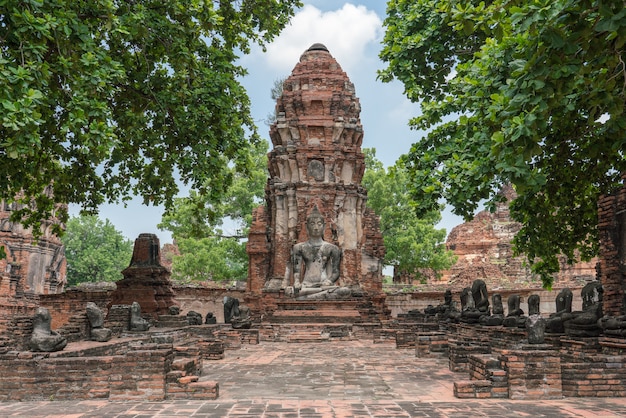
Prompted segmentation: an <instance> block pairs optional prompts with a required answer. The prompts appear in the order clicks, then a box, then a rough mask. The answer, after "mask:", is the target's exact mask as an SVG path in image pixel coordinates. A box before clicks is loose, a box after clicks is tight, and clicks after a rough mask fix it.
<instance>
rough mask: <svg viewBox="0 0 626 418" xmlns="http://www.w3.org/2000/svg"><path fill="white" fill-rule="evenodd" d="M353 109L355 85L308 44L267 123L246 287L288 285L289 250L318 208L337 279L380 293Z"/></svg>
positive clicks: (261, 289)
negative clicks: (262, 185) (263, 178)
mask: <svg viewBox="0 0 626 418" xmlns="http://www.w3.org/2000/svg"><path fill="white" fill-rule="evenodd" d="M360 110H361V108H360V104H359V99H358V98H357V97H356V94H355V89H354V85H353V84H352V82H350V80H349V78H348V76H347V75H346V73H345V72H344V71H343V70H342V69H341V67H340V66H339V64H338V63H337V61H336V60H335V59H334V58H333V57H332V56H331V54H330V53H329V52H328V49H327V48H326V47H325V46H324V45H321V44H314V45H313V46H311V47H310V48H309V49H308V50H307V51H305V52H304V54H302V56H301V57H300V62H299V63H298V64H297V65H296V66H295V68H294V70H293V72H292V73H291V75H290V76H289V77H288V78H287V79H286V80H285V82H284V84H283V92H282V95H281V96H280V97H279V98H278V100H277V103H276V121H275V122H274V123H273V124H272V126H271V127H270V137H271V140H272V144H273V150H272V151H271V152H270V153H269V156H268V157H269V163H268V164H269V174H270V178H269V179H268V183H267V186H266V193H265V200H266V205H265V206H263V207H259V208H257V209H256V210H255V211H254V213H253V223H252V227H251V230H250V235H249V241H248V249H247V251H248V254H249V256H250V265H249V267H250V268H249V273H248V283H247V286H248V288H247V290H248V292H249V293H251V294H253V295H261V294H263V293H267V292H276V291H282V290H284V288H285V287H287V286H289V285H292V284H293V272H292V266H291V260H290V253H291V249H292V247H293V245H294V244H296V243H298V242H302V241H306V239H307V231H306V219H307V216H308V214H309V213H310V212H311V210H312V209H313V207H315V206H317V208H318V209H319V212H320V213H321V214H322V216H323V217H324V218H325V223H326V229H325V231H324V240H325V241H328V242H330V243H332V244H335V245H337V246H338V247H339V248H340V249H341V252H342V260H341V266H340V278H339V282H338V285H340V286H351V287H359V288H360V289H362V290H363V292H364V293H365V294H366V295H368V297H369V298H371V297H380V296H381V295H382V277H383V276H382V258H383V256H384V252H385V250H384V245H383V240H382V235H381V232H380V226H379V219H378V216H377V215H375V214H374V212H373V211H371V210H370V209H369V208H367V206H366V202H367V191H366V190H365V189H364V188H363V186H362V185H361V179H362V177H363V172H364V170H365V161H364V155H363V153H362V152H361V143H362V141H363V127H362V125H361V122H360V120H359V114H360ZM383 300H384V296H383Z"/></svg>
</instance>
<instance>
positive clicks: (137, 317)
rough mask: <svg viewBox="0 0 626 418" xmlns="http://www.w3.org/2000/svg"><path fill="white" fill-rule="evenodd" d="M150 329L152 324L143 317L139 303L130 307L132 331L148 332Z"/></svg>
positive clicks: (134, 303)
mask: <svg viewBox="0 0 626 418" xmlns="http://www.w3.org/2000/svg"><path fill="white" fill-rule="evenodd" d="M148 329H150V322H148V321H146V320H145V319H143V318H142V317H141V306H139V303H138V302H133V303H132V305H130V330H131V331H147V330H148Z"/></svg>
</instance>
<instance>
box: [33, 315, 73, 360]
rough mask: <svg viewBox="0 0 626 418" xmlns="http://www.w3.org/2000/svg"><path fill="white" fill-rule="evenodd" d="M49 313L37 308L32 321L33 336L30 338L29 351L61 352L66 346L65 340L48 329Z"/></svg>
mask: <svg viewBox="0 0 626 418" xmlns="http://www.w3.org/2000/svg"><path fill="white" fill-rule="evenodd" d="M50 322H51V317H50V312H49V311H48V310H47V309H46V308H41V307H40V308H37V312H36V313H35V318H34V319H33V334H32V335H31V337H30V343H29V347H30V350H31V351H43V352H52V351H61V350H63V349H64V348H65V346H66V345H67V339H66V338H65V337H63V336H62V335H61V334H59V333H58V332H56V331H52V330H51V329H50Z"/></svg>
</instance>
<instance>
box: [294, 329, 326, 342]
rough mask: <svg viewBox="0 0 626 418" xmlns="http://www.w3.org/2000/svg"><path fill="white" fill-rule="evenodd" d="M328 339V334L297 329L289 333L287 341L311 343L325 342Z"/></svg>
mask: <svg viewBox="0 0 626 418" xmlns="http://www.w3.org/2000/svg"><path fill="white" fill-rule="evenodd" d="M329 339H330V336H329V335H328V334H322V333H321V332H319V331H317V332H316V331H308V332H307V331H297V332H294V333H292V334H289V338H288V340H287V341H288V342H290V343H311V342H325V341H328V340H329Z"/></svg>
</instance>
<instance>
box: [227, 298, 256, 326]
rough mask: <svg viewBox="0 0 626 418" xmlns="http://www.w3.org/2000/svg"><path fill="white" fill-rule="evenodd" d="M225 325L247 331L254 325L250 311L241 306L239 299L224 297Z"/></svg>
mask: <svg viewBox="0 0 626 418" xmlns="http://www.w3.org/2000/svg"><path fill="white" fill-rule="evenodd" d="M224 323H226V324H231V325H232V327H233V328H235V329H242V328H243V329H247V328H250V327H251V325H252V319H251V318H250V309H249V308H248V307H247V306H245V305H239V299H237V298H233V297H230V296H224Z"/></svg>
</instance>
